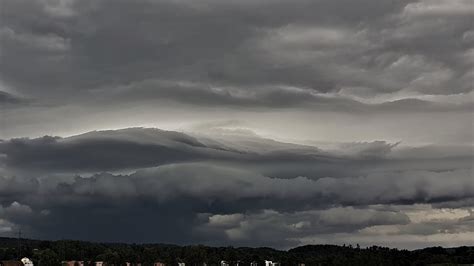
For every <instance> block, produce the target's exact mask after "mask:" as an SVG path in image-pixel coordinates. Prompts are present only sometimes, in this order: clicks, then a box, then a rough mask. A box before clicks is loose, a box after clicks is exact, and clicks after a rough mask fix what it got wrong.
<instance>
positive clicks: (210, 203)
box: [0, 128, 474, 247]
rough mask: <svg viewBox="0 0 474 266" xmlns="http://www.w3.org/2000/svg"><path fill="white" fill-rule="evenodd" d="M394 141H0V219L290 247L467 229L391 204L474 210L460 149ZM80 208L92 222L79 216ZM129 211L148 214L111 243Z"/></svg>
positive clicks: (59, 231)
mask: <svg viewBox="0 0 474 266" xmlns="http://www.w3.org/2000/svg"><path fill="white" fill-rule="evenodd" d="M397 145H399V144H390V143H386V142H382V141H378V142H371V143H370V142H366V143H352V144H342V145H340V147H339V148H338V149H333V150H330V151H329V150H328V151H325V150H321V149H318V148H315V147H312V146H304V145H295V144H290V143H281V142H277V141H273V140H270V139H262V138H259V137H258V136H256V135H249V134H243V135H225V134H224V135H220V136H219V137H209V136H207V137H205V136H202V135H200V136H195V137H193V136H190V135H187V134H184V133H178V132H172V131H162V130H157V129H143V128H132V129H124V130H117V131H112V130H109V131H96V132H90V133H86V134H82V135H78V136H73V137H69V138H59V137H56V138H53V137H43V138H37V139H12V140H4V141H3V142H2V143H1V144H0V152H1V153H2V157H1V160H0V162H1V163H2V165H3V169H2V176H3V177H2V178H0V192H1V193H0V195H1V197H0V202H1V203H2V206H3V209H2V211H1V212H0V214H1V217H2V218H3V219H4V220H5V223H6V224H5V225H4V227H5V228H15V227H16V226H23V227H24V228H28V229H27V230H29V232H31V234H34V235H35V236H41V237H47V238H55V237H60V236H61V235H63V236H68V237H72V238H76V237H81V238H85V239H89V240H100V239H107V240H110V241H119V240H126V241H157V239H158V240H160V241H165V242H166V241H169V242H179V243H195V242H204V243H208V244H216V245H221V244H224V243H234V244H238V245H271V246H278V247H289V246H294V245H297V244H298V243H302V242H300V241H301V240H300V239H302V238H305V237H306V236H308V235H314V236H315V237H317V236H320V235H325V234H330V233H334V234H349V233H354V234H356V232H358V231H360V230H369V231H370V230H372V229H371V228H372V227H374V226H388V225H393V226H395V225H397V226H398V225H400V226H402V225H403V227H397V228H398V229H397V230H399V231H397V232H399V233H398V234H397V236H398V235H399V234H409V232H415V231H416V232H417V233H416V234H419V233H420V232H421V231H422V232H425V233H426V234H431V233H430V232H434V231H433V230H435V231H436V230H442V229H443V228H445V229H446V230H448V229H447V228H464V230H467V232H470V230H471V231H472V230H473V229H474V228H473V227H472V222H470V220H467V218H465V219H464V220H463V221H462V223H461V222H456V221H452V225H449V224H447V223H446V226H445V227H440V226H441V225H440V224H438V225H436V224H431V225H430V224H424V225H417V223H414V225H410V224H412V223H413V221H411V220H410V218H407V216H406V213H405V211H404V209H403V208H400V207H396V206H398V205H399V204H402V205H405V204H409V205H411V204H420V203H422V204H433V205H434V206H435V205H443V204H445V205H452V206H456V207H455V208H462V209H465V208H469V207H472V201H473V200H474V182H473V179H472V153H471V152H470V149H469V148H463V147H451V148H449V149H445V148H440V147H420V148H410V147H397ZM437 149H442V150H446V151H448V152H446V153H441V154H436V153H434V152H433V150H435V151H436V150H437ZM406 153H408V154H410V156H406ZM112 170H113V171H114V172H116V173H110V172H107V171H112ZM119 172H123V173H122V174H118V173H119ZM91 173H92V175H91ZM373 206H379V207H373ZM381 206H385V207H383V208H382V207H381ZM390 206H394V207H390ZM86 213H87V215H91V214H93V215H94V216H95V217H96V219H94V220H88V221H87V222H84V217H83V216H84V215H86ZM136 215H139V216H140V217H141V219H144V220H147V221H146V222H144V224H142V226H141V227H140V228H135V229H133V230H132V231H130V232H128V233H126V234H124V235H122V236H121V238H118V237H117V236H116V234H115V232H117V230H124V229H125V228H129V227H130V226H133V223H134V222H133V220H134V219H135V218H134V217H135V216H136ZM164 216H166V218H164ZM118 220H120V221H118ZM100 221H114V222H113V225H109V226H105V224H103V223H102V222H100ZM466 223H467V224H466ZM157 225H159V226H157ZM417 226H418V227H417ZM71 227H74V228H75V229H74V230H70V229H68V228H71ZM421 228H423V230H424V231H423V230H422V229H421ZM5 230H7V229H5ZM127 230H128V229H127ZM143 230H145V231H146V230H150V231H153V233H151V234H149V235H147V236H143V232H145V231H143ZM413 230H415V231H413ZM420 230H421V231H420ZM430 230H431V231H430ZM443 230H444V229H443ZM453 230H454V229H453ZM170 231H173V232H176V231H179V233H177V234H171V233H170ZM362 232H365V231H362ZM436 232H438V231H436ZM434 233H435V232H434ZM434 233H433V234H434ZM357 234H358V233H357ZM364 234H365V233H364ZM270 236H272V237H270Z"/></svg>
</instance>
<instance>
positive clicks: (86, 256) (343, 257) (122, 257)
mask: <svg viewBox="0 0 474 266" xmlns="http://www.w3.org/2000/svg"><path fill="white" fill-rule="evenodd" d="M18 243H19V242H18V239H15V238H0V261H8V260H16V259H17V258H18V257H19V256H21V257H28V258H31V259H32V261H33V262H34V263H35V265H61V263H63V265H65V263H64V262H66V261H68V262H70V264H69V265H96V264H95V263H96V262H104V265H138V263H141V264H140V265H142V266H146V265H163V264H164V265H180V266H181V265H183V263H184V265H225V266H227V265H229V266H230V265H251V263H256V264H252V265H266V263H265V261H273V264H270V265H282V266H284V265H295V266H296V265H303V264H304V265H305V266H308V265H472V264H473V263H474V246H469V247H467V246H463V247H456V248H442V247H430V248H425V249H419V250H412V251H409V250H398V249H390V248H386V247H378V246H372V247H367V248H361V247H358V246H355V247H354V246H336V245H308V246H301V247H297V248H293V249H290V250H288V251H282V250H276V249H272V248H265V247H262V248H247V247H240V248H235V247H208V246H201V245H197V246H177V245H167V244H121V243H92V242H84V241H73V240H60V241H42V240H31V239H22V240H21V253H20V254H18ZM74 261H81V262H82V261H85V263H84V264H79V263H74ZM224 261H225V262H224ZM127 263H129V264H127ZM156 263H158V264H156ZM237 263H238V264H237ZM0 265H1V263H0Z"/></svg>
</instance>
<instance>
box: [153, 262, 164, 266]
mask: <svg viewBox="0 0 474 266" xmlns="http://www.w3.org/2000/svg"><path fill="white" fill-rule="evenodd" d="M153 266H165V264H164V263H163V262H155V263H153Z"/></svg>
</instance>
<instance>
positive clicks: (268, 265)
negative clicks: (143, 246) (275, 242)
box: [0, 260, 305, 266]
mask: <svg viewBox="0 0 474 266" xmlns="http://www.w3.org/2000/svg"><path fill="white" fill-rule="evenodd" d="M62 265H63V266H84V262H83V261H63V262H62ZM105 265H106V263H105V262H103V261H97V262H95V266H105ZM126 265H127V266H142V264H141V263H130V262H127V263H126ZM0 266H1V264H0ZM153 266H165V264H164V263H162V262H155V263H153ZM177 266H186V263H184V262H178V263H177ZM202 266H207V264H206V263H203V264H202ZM220 266H244V263H242V262H239V261H237V262H234V263H230V262H227V261H225V260H222V261H221V263H220ZM250 266H259V264H258V263H257V262H252V263H250ZM261 266H281V264H280V263H279V262H272V261H270V260H266V261H265V264H264V265H261ZM298 266H305V265H304V264H298Z"/></svg>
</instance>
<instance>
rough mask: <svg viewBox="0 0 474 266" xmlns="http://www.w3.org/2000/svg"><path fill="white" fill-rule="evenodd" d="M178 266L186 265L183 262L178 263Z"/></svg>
mask: <svg viewBox="0 0 474 266" xmlns="http://www.w3.org/2000/svg"><path fill="white" fill-rule="evenodd" d="M178 266H186V263H184V262H178Z"/></svg>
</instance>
